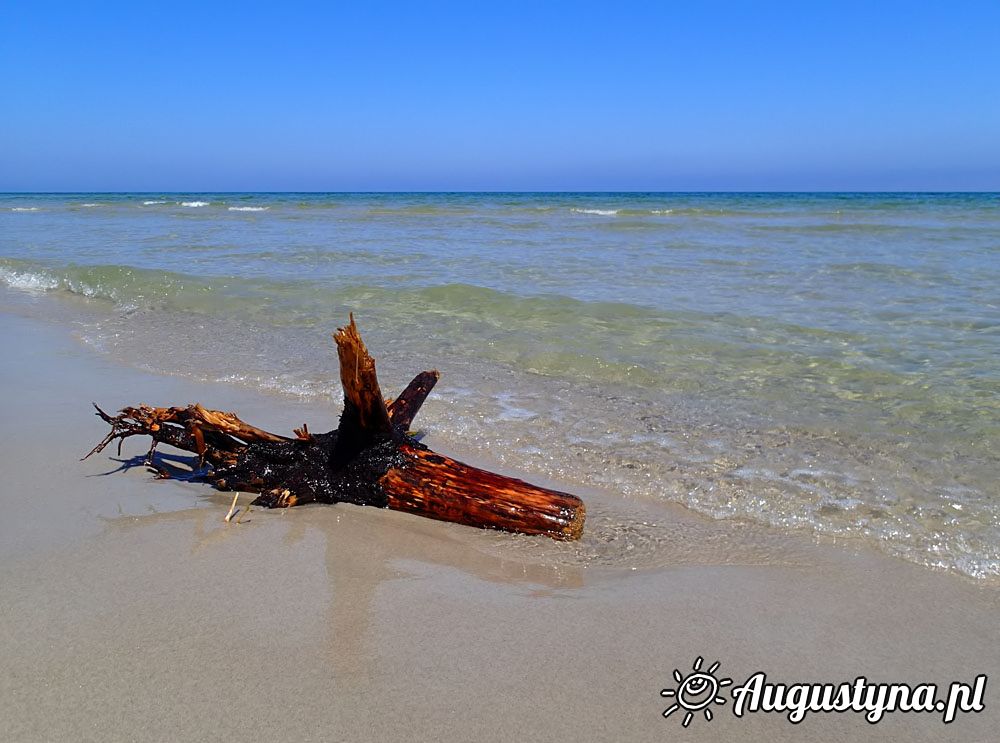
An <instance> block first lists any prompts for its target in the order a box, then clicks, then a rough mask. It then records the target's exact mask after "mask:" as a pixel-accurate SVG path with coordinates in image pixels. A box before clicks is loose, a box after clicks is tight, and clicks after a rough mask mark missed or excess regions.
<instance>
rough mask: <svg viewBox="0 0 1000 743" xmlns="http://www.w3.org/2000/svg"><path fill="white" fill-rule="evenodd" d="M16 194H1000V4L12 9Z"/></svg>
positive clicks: (5, 71) (6, 78)
mask: <svg viewBox="0 0 1000 743" xmlns="http://www.w3.org/2000/svg"><path fill="white" fill-rule="evenodd" d="M0 102H2V103H0V108H2V114H0V190H8V191H9V190H42V191H45V190H49V191H63V190H152V191H159V190H177V191H198V190H205V191H210V190H250V191H253V190H390V191H391V190H881V189H886V190H911V189H913V190H1000V3H998V2H995V0H994V1H993V2H960V1H953V2H940V3H919V2H908V3H893V2H874V1H872V2H865V3H853V2H829V3H819V2H817V3H809V2H784V3H780V2H749V1H748V2H711V1H708V2H686V3H669V2H655V3H654V2H650V3H641V2H625V1H622V2H614V3H611V2H602V3H593V2H576V3H561V2H550V3H546V2H541V1H539V0H535V1H534V2H529V3H518V2H509V1H508V2H502V3H490V2H480V3H475V2H462V3H436V2H410V3H377V2H367V3H338V2H323V3H309V2H294V1H289V2H283V3H254V2H241V3H212V2H204V1H203V2H199V3H184V2H172V3H138V2H135V1H134V0H132V1H131V2H129V3H116V2H99V3H76V2H74V3H68V2H65V3H50V2H44V0H36V1H35V2H30V3H29V2H23V1H22V2H16V3H12V4H9V5H8V6H7V7H6V8H5V10H4V13H3V20H2V21H0Z"/></svg>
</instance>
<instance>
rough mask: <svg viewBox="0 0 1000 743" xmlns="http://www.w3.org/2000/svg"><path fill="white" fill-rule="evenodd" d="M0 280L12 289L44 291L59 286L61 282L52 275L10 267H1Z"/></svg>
mask: <svg viewBox="0 0 1000 743" xmlns="http://www.w3.org/2000/svg"><path fill="white" fill-rule="evenodd" d="M0 281H3V283H5V284H6V285H7V286H9V287H11V288H12V289H21V290H23V291H28V292H44V291H48V290H49V289H57V288H58V287H59V282H58V281H56V280H55V279H54V278H52V277H51V276H46V275H45V274H38V273H32V272H30V271H12V270H11V269H9V268H0Z"/></svg>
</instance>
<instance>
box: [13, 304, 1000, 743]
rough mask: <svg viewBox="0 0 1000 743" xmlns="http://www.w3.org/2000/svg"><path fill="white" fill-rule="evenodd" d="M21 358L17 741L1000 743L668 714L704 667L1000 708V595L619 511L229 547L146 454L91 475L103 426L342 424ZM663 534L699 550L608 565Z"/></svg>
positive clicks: (691, 522) (304, 523) (104, 367)
mask: <svg viewBox="0 0 1000 743" xmlns="http://www.w3.org/2000/svg"><path fill="white" fill-rule="evenodd" d="M0 334H2V336H0V343H2V344H3V347H4V348H6V349H8V352H7V353H6V354H5V355H4V357H3V361H2V362H0V377H2V387H0V389H2V392H3V401H2V409H3V411H4V414H3V417H2V419H0V427H2V431H3V440H4V447H3V449H2V453H0V457H2V461H3V465H2V467H3V472H4V486H3V489H2V503H0V507H2V513H3V518H2V519H0V586H2V592H3V601H2V604H0V606H2V613H0V665H2V668H3V669H4V672H3V674H2V675H0V710H2V713H0V739H2V740H4V741H11V742H15V741H16V742H20V741H50V740H80V741H84V740H88V741H91V740H92V741H126V740H143V741H157V740H162V741H178V740H234V741H235V740H243V741H245V740H296V741H312V740H316V741H320V740H322V741H331V740H360V739H367V740H445V741H466V740H498V741H499V740H514V739H539V740H552V741H590V740H626V739H627V740H663V739H684V740H730V739H733V738H737V737H738V738H739V739H743V740H768V741H783V740H797V741H798V740H817V741H818V740H824V741H831V740H856V739H857V740H861V739H863V740H899V741H917V740H920V741H941V740H962V741H989V740H994V739H995V732H996V730H997V726H998V724H1000V701H998V700H997V697H996V693H995V688H994V687H992V686H989V685H988V686H987V689H986V694H985V699H984V701H985V709H984V710H983V711H982V712H980V713H976V714H972V713H968V714H960V715H959V716H958V718H957V719H956V720H955V721H954V722H952V723H950V724H948V725H945V724H943V723H942V721H941V719H940V716H939V715H937V714H927V713H924V714H918V713H907V714H904V713H899V712H897V713H890V714H887V715H886V717H885V718H884V719H883V720H882V721H881V722H879V723H878V724H877V725H869V724H868V723H867V722H865V720H864V719H863V716H862V715H860V714H856V713H839V714H815V713H814V714H811V715H808V716H807V717H806V719H805V721H804V722H802V723H800V724H798V725H793V724H791V723H790V722H789V721H788V720H787V719H786V717H785V716H784V715H782V714H779V713H773V712H772V713H763V712H758V713H755V714H747V715H745V716H744V717H742V718H737V717H735V716H734V715H733V714H732V712H731V709H730V707H731V706H732V700H729V701H728V702H727V704H726V705H724V706H717V707H716V708H715V709H716V714H715V717H714V719H713V720H712V721H711V722H706V721H705V720H704V719H703V718H702V717H701V716H700V714H699V716H698V717H696V718H695V719H694V720H693V721H692V722H691V724H690V726H689V727H688V728H686V729H685V728H682V726H681V721H680V719H679V716H678V717H671V718H669V719H664V718H663V717H662V711H663V710H664V709H665V708H666V707H667V706H668V700H665V699H664V698H662V697H661V696H660V691H661V689H664V688H667V687H671V686H672V685H674V686H675V685H676V684H675V683H674V681H673V678H672V673H673V670H674V669H675V668H677V669H681V671H682V673H686V672H687V669H689V668H691V665H692V663H693V662H694V661H695V659H696V658H697V657H698V656H703V657H704V658H705V661H706V664H707V663H713V662H715V661H717V660H718V661H720V662H721V665H720V668H719V675H720V676H721V675H725V676H727V677H731V678H733V679H735V680H736V681H737V683H739V682H740V681H741V680H743V679H746V678H748V677H749V676H750V675H751V674H753V673H754V672H756V671H761V670H762V671H765V672H766V673H767V676H768V678H769V679H774V680H781V681H784V682H785V683H793V682H817V683H819V682H828V683H834V682H836V683H840V682H850V681H853V680H854V679H855V678H856V677H858V676H866V677H867V678H869V679H871V680H873V681H881V682H906V683H909V684H918V683H937V684H938V685H939V686H940V687H941V688H947V685H948V684H949V683H950V682H952V681H961V682H964V683H971V682H972V681H973V679H974V678H975V677H976V676H977V675H979V674H987V675H988V676H989V677H990V682H989V683H990V684H992V683H995V682H994V681H993V679H994V678H1000V676H997V674H998V672H1000V650H998V648H1000V642H998V641H1000V624H998V622H997V620H996V618H997V616H1000V614H998V611H1000V591H998V589H997V588H996V587H993V586H990V585H980V584H975V583H973V582H972V581H969V580H966V579H964V578H961V577H959V576H956V575H954V574H949V573H944V572H935V571H932V570H928V569H924V568H920V567H917V566H915V565H912V564H909V563H904V562H902V561H897V560H894V559H891V558H887V557H885V556H881V555H879V554H876V553H874V552H872V551H870V549H869V548H867V547H864V546H861V545H857V544H851V543H840V544H834V543H829V542H822V543H821V542H819V541H817V540H815V539H812V538H808V537H805V536H797V535H791V536H790V535H785V534H779V533H778V532H776V531H772V530H768V529H766V528H764V527H757V526H751V525H750V524H747V523H743V522H740V521H737V520H732V521H711V520H708V519H705V518H703V517H700V516H697V515H695V514H692V513H690V512H687V511H686V510H684V509H682V508H680V507H676V506H666V505H659V504H636V503H628V502H626V501H625V500H624V499H622V498H621V497H619V496H616V495H615V494H613V493H600V492H597V491H593V492H586V491H584V492H581V493H580V494H581V495H582V496H583V497H584V498H585V499H586V500H587V502H588V505H589V507H590V513H591V516H590V521H589V522H588V530H587V533H586V534H585V537H584V541H583V543H581V545H577V546H574V545H559V544H556V543H553V542H549V540H545V539H541V538H525V537H514V536H508V535H502V534H495V533H487V532H481V531H478V530H474V529H468V528H465V527H460V526H456V525H452V524H444V523H439V522H432V521H428V520H424V519H420V518H417V517H412V516H408V515H404V514H398V513H393V512H388V511H380V510H376V509H364V508H358V507H353V506H345V505H339V506H307V507H302V508H295V509H289V510H283V511H270V512H267V511H260V510H254V511H253V512H251V513H250V514H249V515H248V516H247V518H246V519H245V520H244V522H243V523H241V524H229V525H227V524H225V523H224V522H223V516H224V514H225V512H226V510H227V508H228V505H229V500H230V497H228V496H226V495H225V494H223V493H217V492H214V491H212V490H210V489H209V488H208V487H206V486H204V485H200V484H197V483H185V482H178V481H174V480H168V481H155V480H153V478H152V476H151V475H150V473H149V472H148V471H145V470H144V468H142V467H141V466H137V467H133V468H130V469H128V470H127V471H124V472H116V470H118V469H119V468H120V467H121V466H122V460H124V461H128V460H130V459H132V458H134V457H137V456H140V455H142V454H144V450H143V447H142V445H141V444H139V443H137V442H130V443H128V444H126V448H125V451H124V452H123V456H122V457H121V458H120V459H119V458H118V457H116V455H115V452H114V451H113V450H112V449H113V447H112V449H109V450H108V452H106V453H105V454H104V455H101V456H95V457H93V458H91V459H89V460H87V461H84V462H80V461H78V460H79V457H80V456H81V455H82V454H84V453H85V452H86V451H87V450H88V449H89V448H90V446H92V445H93V444H94V443H95V442H96V441H97V440H99V439H100V437H101V436H102V435H103V433H104V426H103V424H102V423H101V422H100V421H99V420H98V419H97V418H95V417H93V416H91V415H90V414H89V410H88V406H89V403H90V401H91V400H95V401H98V402H100V403H101V404H102V405H105V406H108V407H109V408H113V407H117V406H119V405H124V404H131V403H136V402H140V401H144V402H149V403H156V404H166V403H169V404H178V403H181V402H187V401H196V400H197V401H200V402H203V403H204V404H206V405H209V406H211V407H218V408H222V409H232V410H238V411H239V412H240V414H241V415H242V416H243V417H244V418H246V419H248V420H251V421H254V422H255V423H258V424H260V425H263V426H265V427H267V428H269V429H271V430H276V431H282V430H290V429H291V428H292V427H293V426H298V425H299V424H301V423H302V422H303V421H308V422H309V424H310V427H311V428H313V430H320V429H322V428H323V427H324V424H326V425H329V426H330V427H332V422H333V421H334V420H335V419H336V416H337V414H338V403H337V402H336V401H334V400H331V401H330V402H329V403H328V404H324V405H322V406H317V405H316V404H315V403H303V402H298V401H295V400H293V399H290V398H287V397H284V398H282V397H277V396H275V397H268V396H265V395H263V394H261V393H258V392H253V391H250V390H240V389H238V388H234V387H229V386H225V385H208V384H195V383H193V382H191V381H189V380H185V379H181V378H177V377H170V376H160V375H154V374H148V373H143V372H139V371H136V370H134V369H130V368H127V367H124V366H119V365H116V364H114V363H113V362H111V361H109V360H106V359H104V358H102V357H99V356H96V355H94V354H93V353H92V352H90V351H89V350H87V349H86V348H84V347H83V346H81V345H80V344H78V343H77V342H75V341H74V339H73V338H72V337H71V335H70V334H69V332H67V331H66V330H65V329H64V328H62V327H60V326H58V325H55V324H47V323H45V322H42V321H39V320H37V319H29V318H27V317H21V316H17V315H15V314H6V315H4V319H3V323H2V329H0ZM432 404H433V398H432V400H431V401H429V402H428V406H430V405H432ZM428 442H429V443H433V445H434V446H435V448H438V449H440V450H443V451H449V453H452V454H456V455H461V454H462V452H461V451H456V450H455V448H454V443H453V442H448V441H441V440H435V439H434V433H433V431H430V432H429V438H428ZM164 456H169V453H165V454H164ZM479 463H482V462H479ZM536 479H537V478H536ZM542 484H556V485H558V483H542ZM575 489H576V490H579V488H575ZM245 499H246V500H249V499H248V498H247V497H245ZM648 520H656V521H657V522H658V523H659V524H660V525H661V526H662V527H664V528H666V529H667V533H668V534H670V535H671V539H669V540H664V542H663V543H660V544H658V545H657V547H656V549H655V550H650V551H649V552H648V553H647V554H645V555H643V556H641V557H640V558H636V559H633V560H630V559H628V558H627V557H623V558H622V559H621V560H620V564H619V565H617V566H616V565H609V564H606V563H595V562H594V561H588V560H587V559H586V556H587V554H589V553H590V552H593V551H594V550H598V549H600V548H601V543H602V542H614V541H615V540H616V539H618V540H620V539H623V538H627V535H628V532H629V529H630V527H633V526H634V527H635V528H637V529H638V528H640V527H641V525H642V523H643V522H644V521H648ZM624 552H626V553H627V552H628V550H627V549H626V550H624ZM678 736H682V737H680V738H678Z"/></svg>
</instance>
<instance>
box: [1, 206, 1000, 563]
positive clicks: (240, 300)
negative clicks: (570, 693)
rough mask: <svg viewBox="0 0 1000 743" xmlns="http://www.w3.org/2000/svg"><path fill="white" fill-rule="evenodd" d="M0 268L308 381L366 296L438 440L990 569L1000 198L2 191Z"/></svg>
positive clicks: (287, 384)
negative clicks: (434, 388) (428, 378)
mask: <svg viewBox="0 0 1000 743" xmlns="http://www.w3.org/2000/svg"><path fill="white" fill-rule="evenodd" d="M0 285H2V286H5V287H6V288H5V297H6V299H5V301H6V302H8V303H9V302H17V303H20V305H21V306H23V305H24V303H25V302H29V304H30V306H31V307H32V311H37V312H44V313H57V314H58V313H62V315H61V316H63V317H66V318H67V321H68V322H72V323H74V325H75V326H76V328H77V332H78V333H79V334H80V336H81V337H82V338H83V339H84V340H85V341H87V342H88V343H90V344H91V345H93V346H94V347H95V348H97V349H99V350H101V351H102V352H105V353H110V354H113V355H116V356H118V357H121V358H124V359H127V360H129V361H130V362H131V363H135V364H139V365H145V366H148V367H150V368H154V369H158V370H161V371H168V372H171V373H179V374H186V375H191V376H195V377H198V378H203V379H213V380H215V379H220V380H225V381H229V382H232V383H236V384H244V385H251V386H256V387H260V388H262V389H268V390H272V391H278V392H281V393H286V394H295V395H328V394H330V393H331V392H333V391H335V390H336V387H335V381H336V379H335V377H336V374H335V359H334V355H333V353H332V349H331V348H330V341H329V333H330V332H331V331H332V330H333V329H334V328H335V327H336V326H337V325H340V324H343V322H344V320H345V319H346V316H347V313H348V311H353V312H354V313H355V315H356V317H357V319H358V321H359V324H360V325H361V327H362V330H363V332H364V333H365V337H366V339H368V342H369V346H370V347H371V348H372V349H373V351H374V352H375V353H376V355H377V357H378V359H379V362H380V374H381V376H382V377H383V380H384V381H383V386H384V387H386V389H387V391H389V390H392V389H393V387H398V386H399V385H401V384H403V383H405V382H406V381H407V380H408V379H409V376H411V375H412V374H413V373H415V372H416V371H419V370H420V369H423V368H429V367H437V368H439V369H441V371H442V373H443V375H444V376H443V378H442V382H441V385H440V394H439V395H437V397H436V398H435V399H436V403H434V404H433V405H431V404H429V405H428V407H427V409H426V410H425V412H424V413H422V416H421V420H420V422H421V424H422V425H423V426H424V427H426V428H427V429H428V430H431V431H433V432H434V433H435V434H436V435H439V436H441V437H442V438H444V439H446V440H447V439H448V438H452V439H455V440H456V441H457V440H461V441H462V442H463V443H464V444H465V445H474V446H476V447H479V448H481V449H482V450H483V451H484V452H488V453H489V454H490V456H492V457H494V458H498V459H501V460H504V461H507V462H509V463H511V464H512V465H513V464H516V465H517V466H518V467H519V468H524V469H528V470H529V471H538V472H546V473H554V474H556V475H558V476H561V477H563V478H564V479H568V480H570V481H582V482H590V483H595V484H598V485H601V486H603V487H608V488H610V489H612V490H614V491H615V492H619V493H621V494H622V495H623V496H624V497H626V498H635V499H669V500H673V501H678V502H681V503H685V504H687V505H688V506H690V507H692V508H694V509H696V510H699V511H701V512H703V513H706V514H709V515H711V516H714V517H717V518H730V519H751V520H753V521H759V522H763V523H767V524H773V525H776V526H780V527H786V528H797V529H809V530H813V531H816V532H818V533H823V534H831V535H838V536H851V537H860V538H863V539H866V540H870V541H872V542H874V543H876V544H878V545H879V546H880V547H882V548H883V549H885V550H886V551H887V552H889V553H891V554H896V555H899V556H901V557H904V558H906V559H910V560H913V561H916V562H920V563H923V564H927V565H934V566H939V567H945V568H949V569H953V570H957V571H960V572H963V573H965V574H968V575H970V576H973V577H976V578H986V579H988V578H991V577H996V576H998V575H1000V488H998V486H997V474H998V473H1000V467H998V465H1000V395H998V393H1000V195H998V194H940V195H928V194H391V195H388V194H113V195H109V194H58V195H6V196H0ZM29 300H30V301H29ZM117 402H122V403H124V402H129V401H125V400H122V401H117ZM171 402H176V401H171ZM109 404H113V401H109ZM311 425H312V427H314V428H318V427H319V426H318V425H314V424H312V423H311ZM331 425H332V424H331Z"/></svg>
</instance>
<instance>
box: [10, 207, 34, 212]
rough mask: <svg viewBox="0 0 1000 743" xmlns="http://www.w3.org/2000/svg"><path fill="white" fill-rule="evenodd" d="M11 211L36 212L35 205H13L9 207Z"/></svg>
mask: <svg viewBox="0 0 1000 743" xmlns="http://www.w3.org/2000/svg"><path fill="white" fill-rule="evenodd" d="M11 211H12V212H37V211H38V207H37V206H14V207H11Z"/></svg>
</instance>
